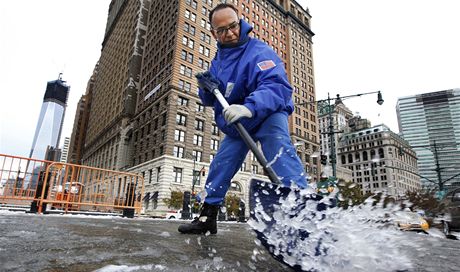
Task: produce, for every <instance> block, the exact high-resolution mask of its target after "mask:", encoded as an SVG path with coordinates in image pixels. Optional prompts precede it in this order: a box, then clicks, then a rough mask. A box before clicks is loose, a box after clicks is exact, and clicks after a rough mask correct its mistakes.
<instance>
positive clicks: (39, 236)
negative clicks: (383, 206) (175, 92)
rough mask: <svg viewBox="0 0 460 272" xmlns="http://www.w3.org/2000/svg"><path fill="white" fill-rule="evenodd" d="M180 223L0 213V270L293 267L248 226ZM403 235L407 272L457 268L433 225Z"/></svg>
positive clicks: (454, 250)
mask: <svg viewBox="0 0 460 272" xmlns="http://www.w3.org/2000/svg"><path fill="white" fill-rule="evenodd" d="M183 222H184V221H182V220H159V219H148V218H134V219H127V218H119V217H109V216H81V215H78V216H76V215H34V214H25V213H23V212H22V213H21V212H6V211H0V271H95V270H96V271H102V272H114V271H290V269H288V268H287V267H286V266H284V265H282V264H280V263H278V262H277V261H275V260H274V259H273V258H271V257H270V256H269V254H268V253H267V252H266V251H265V250H264V249H263V248H261V247H259V246H257V245H256V243H255V242H254V240H255V236H254V234H253V232H252V230H251V229H250V227H249V226H248V225H247V224H242V223H232V222H223V223H222V222H219V232H218V233H217V235H210V236H204V235H199V236H197V235H183V234H179V233H178V232H177V226H178V225H179V224H180V223H183ZM404 235H405V237H407V240H408V241H412V242H414V241H415V242H416V244H417V246H416V247H410V246H406V245H405V244H404V243H401V244H400V246H399V247H400V250H401V251H402V252H403V253H404V254H406V255H408V256H409V257H410V261H411V262H412V265H413V269H410V270H409V271H433V272H435V271H436V272H437V271H459V270H460V257H459V256H460V241H458V240H449V239H445V238H444V237H443V235H442V234H441V233H440V231H438V230H435V229H433V230H432V231H430V234H429V235H427V234H418V233H407V234H404ZM362 251H363V252H365V251H366V249H365V248H363V249H362ZM378 270H380V271H386V270H385V267H381V268H380V269H378Z"/></svg>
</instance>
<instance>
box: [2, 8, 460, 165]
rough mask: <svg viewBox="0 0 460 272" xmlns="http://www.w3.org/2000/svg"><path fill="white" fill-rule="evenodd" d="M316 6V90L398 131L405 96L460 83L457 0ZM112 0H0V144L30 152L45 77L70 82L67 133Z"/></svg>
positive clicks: (21, 152)
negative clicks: (399, 103)
mask: <svg viewBox="0 0 460 272" xmlns="http://www.w3.org/2000/svg"><path fill="white" fill-rule="evenodd" d="M298 2H299V3H300V4H302V6H304V7H308V8H309V10H310V14H311V15H312V17H313V18H312V22H311V27H312V30H313V32H315V34H316V35H315V36H314V37H313V42H314V45H313V53H314V54H313V55H314V65H315V84H316V92H317V99H324V98H326V97H327V93H328V92H329V93H330V94H331V96H334V97H335V95H336V94H337V93H338V94H341V95H342V96H346V95H353V94H359V93H365V92H372V91H377V90H381V91H382V93H383V98H384V100H385V103H384V104H383V105H382V106H378V105H377V103H376V102H375V101H376V99H377V95H374V94H372V95H366V96H363V97H356V98H351V99H348V100H345V101H344V103H345V104H346V105H347V106H348V107H349V108H350V109H351V110H352V111H353V112H354V113H356V112H359V113H360V114H361V116H363V117H365V118H369V119H370V120H371V121H372V123H373V124H380V123H385V124H387V125H388V126H389V127H390V128H391V129H392V130H393V131H395V132H398V125H397V119H396V111H395V107H396V102H397V99H398V97H402V96H407V95H414V94H419V93H425V92H433V91H441V90H445V89H451V88H460V35H459V34H458V33H459V30H460V20H459V19H458V12H459V11H460V1H457V0H347V1H344V0H302V1H298ZM109 3H110V0H97V1H93V0H78V1H77V0H65V1H64V0H43V1H33V0H23V1H15V0H4V1H0V79H1V82H2V84H1V87H0V88H1V91H0V153H5V154H11V155H18V156H28V154H29V152H30V148H31V145H32V140H33V136H34V132H35V126H36V124H37V121H38V114H39V112H40V108H41V104H42V100H43V95H44V91H45V88H46V83H47V81H50V80H55V79H57V77H58V75H59V73H60V72H63V73H64V75H63V79H64V80H66V81H67V83H68V84H69V85H71V89H70V94H69V99H68V106H67V110H66V116H65V122H64V129H63V134H62V136H61V142H62V140H63V138H64V137H65V136H70V134H71V130H72V125H73V120H74V115H75V108H76V104H77V102H78V100H79V99H80V97H81V95H82V94H83V93H84V92H85V89H86V84H87V81H88V79H89V77H90V75H91V73H92V70H93V67H94V65H95V63H96V61H97V60H98V58H99V54H100V49H101V43H102V39H103V34H104V30H105V23H106V19H107V11H108V6H109Z"/></svg>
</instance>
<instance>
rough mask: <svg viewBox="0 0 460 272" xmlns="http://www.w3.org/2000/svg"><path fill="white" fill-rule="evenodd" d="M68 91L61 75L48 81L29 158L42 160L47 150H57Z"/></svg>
mask: <svg viewBox="0 0 460 272" xmlns="http://www.w3.org/2000/svg"><path fill="white" fill-rule="evenodd" d="M69 89H70V87H69V86H68V85H66V83H65V81H63V80H62V78H61V74H59V78H58V79H57V80H54V81H49V82H48V84H47V85H46V91H45V96H44V97H43V104H42V108H41V111H40V116H39V117H38V122H37V128H36V129H35V136H34V140H33V142H32V149H31V150H30V155H29V157H30V158H34V159H40V160H43V159H45V157H46V151H47V149H49V148H51V149H56V148H58V145H59V138H60V137H61V131H62V124H63V122H64V114H65V108H66V106H67V97H68V95H69Z"/></svg>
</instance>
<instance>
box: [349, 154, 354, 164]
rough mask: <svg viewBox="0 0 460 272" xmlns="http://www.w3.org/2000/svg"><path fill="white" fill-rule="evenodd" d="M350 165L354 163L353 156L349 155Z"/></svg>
mask: <svg viewBox="0 0 460 272" xmlns="http://www.w3.org/2000/svg"><path fill="white" fill-rule="evenodd" d="M348 163H353V155H351V154H348Z"/></svg>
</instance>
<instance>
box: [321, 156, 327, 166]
mask: <svg viewBox="0 0 460 272" xmlns="http://www.w3.org/2000/svg"><path fill="white" fill-rule="evenodd" d="M321 164H322V165H326V164H327V156H326V155H321Z"/></svg>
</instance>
